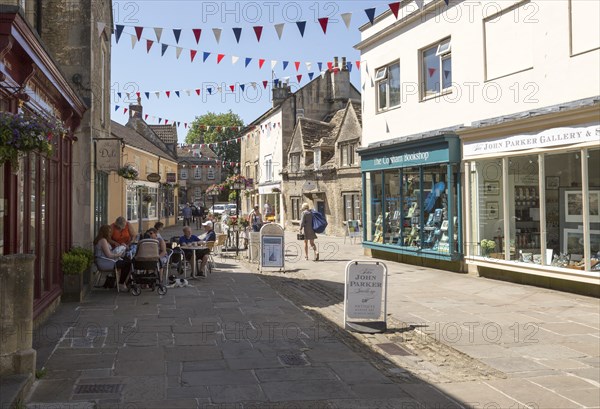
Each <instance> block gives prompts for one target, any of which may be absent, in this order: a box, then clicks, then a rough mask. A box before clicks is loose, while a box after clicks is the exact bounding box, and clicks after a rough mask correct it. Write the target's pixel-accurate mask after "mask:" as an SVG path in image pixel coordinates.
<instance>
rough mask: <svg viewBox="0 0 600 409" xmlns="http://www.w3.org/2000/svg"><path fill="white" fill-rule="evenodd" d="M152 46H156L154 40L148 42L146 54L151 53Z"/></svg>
mask: <svg viewBox="0 0 600 409" xmlns="http://www.w3.org/2000/svg"><path fill="white" fill-rule="evenodd" d="M152 44H154V41H152V40H146V52H148V53H149V52H150V49H151V48H152Z"/></svg>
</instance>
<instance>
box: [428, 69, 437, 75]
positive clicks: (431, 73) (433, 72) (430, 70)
mask: <svg viewBox="0 0 600 409" xmlns="http://www.w3.org/2000/svg"><path fill="white" fill-rule="evenodd" d="M427 71H429V77H433V74H435V71H436V69H435V68H428V69H427Z"/></svg>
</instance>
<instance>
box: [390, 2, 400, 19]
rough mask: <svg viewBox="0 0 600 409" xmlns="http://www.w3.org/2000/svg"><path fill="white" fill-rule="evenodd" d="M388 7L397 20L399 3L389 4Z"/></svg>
mask: <svg viewBox="0 0 600 409" xmlns="http://www.w3.org/2000/svg"><path fill="white" fill-rule="evenodd" d="M388 6H390V10H392V13H394V17H396V19H397V18H398V10H400V2H396V3H390V4H388Z"/></svg>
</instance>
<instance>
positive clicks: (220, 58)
mask: <svg viewBox="0 0 600 409" xmlns="http://www.w3.org/2000/svg"><path fill="white" fill-rule="evenodd" d="M223 57H225V54H217V64H218V63H220V62H221V60H222V59H223Z"/></svg>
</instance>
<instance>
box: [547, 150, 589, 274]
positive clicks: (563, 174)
mask: <svg viewBox="0 0 600 409" xmlns="http://www.w3.org/2000/svg"><path fill="white" fill-rule="evenodd" d="M544 171H545V173H546V180H545V185H544V187H545V189H544V190H545V192H546V264H547V265H553V266H555V267H566V266H567V265H568V263H569V258H568V257H567V258H566V257H565V256H564V255H561V253H567V251H566V247H565V246H564V245H562V246H561V243H563V240H564V239H565V238H568V237H567V236H568V235H569V234H572V233H573V232H576V230H577V226H578V224H577V223H567V222H566V219H565V217H566V215H567V214H568V211H567V209H566V208H565V207H564V206H565V199H568V198H575V197H576V196H575V195H572V194H571V193H577V192H578V191H579V192H580V191H581V187H579V188H577V187H576V186H581V159H580V158H579V151H575V152H568V153H560V154H556V155H545V156H544ZM571 186H573V188H572V189H571ZM578 197H581V196H578ZM561 204H562V206H561ZM573 229H574V231H573ZM565 233H566V234H565ZM581 253H582V252H580V254H581Z"/></svg>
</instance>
